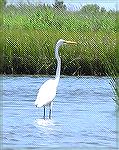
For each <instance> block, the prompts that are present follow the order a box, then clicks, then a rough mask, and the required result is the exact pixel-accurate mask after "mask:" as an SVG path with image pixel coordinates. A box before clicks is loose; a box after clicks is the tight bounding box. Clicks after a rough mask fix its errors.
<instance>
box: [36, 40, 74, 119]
mask: <svg viewBox="0 0 119 150" xmlns="http://www.w3.org/2000/svg"><path fill="white" fill-rule="evenodd" d="M64 43H66V44H76V42H71V41H65V40H63V39H60V40H59V41H58V42H57V43H56V47H55V58H56V60H57V70H56V76H55V78H54V79H49V80H47V81H46V82H45V83H44V84H43V85H42V86H41V88H40V89H39V91H38V94H37V98H36V101H35V106H36V107H44V116H43V118H44V119H45V106H49V108H50V109H49V119H51V108H52V101H53V99H54V98H55V96H56V90H57V86H58V83H59V79H60V70H61V59H60V57H59V54H58V50H59V47H60V46H61V45H63V44H64Z"/></svg>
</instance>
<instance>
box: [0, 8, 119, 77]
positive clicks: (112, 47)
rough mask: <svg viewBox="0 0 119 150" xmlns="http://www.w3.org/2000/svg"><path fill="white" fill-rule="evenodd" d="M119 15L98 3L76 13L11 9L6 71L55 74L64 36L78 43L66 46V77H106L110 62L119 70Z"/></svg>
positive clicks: (4, 44)
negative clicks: (118, 20)
mask: <svg viewBox="0 0 119 150" xmlns="http://www.w3.org/2000/svg"><path fill="white" fill-rule="evenodd" d="M102 10H103V11H102ZM117 14H118V13H116V12H106V11H105V10H104V9H103V8H99V6H97V5H88V6H87V7H86V6H84V7H83V8H82V9H81V10H80V11H76V12H69V11H66V10H62V9H60V10H59V9H58V10H57V9H53V8H52V7H51V6H45V5H44V6H41V5H38V6H29V5H21V6H18V7H15V6H7V7H6V8H4V10H3V17H4V23H3V24H2V25H1V29H2V30H1V31H2V32H3V33H4V36H3V40H2V41H1V47H2V48H3V61H2V62H3V63H2V68H1V70H0V72H1V73H14V74H23V73H25V74H38V73H40V74H55V68H56V60H55V58H54V46H55V43H56V41H57V40H58V39H60V38H63V39H66V40H74V41H77V42H78V44H77V45H76V46H69V45H67V46H63V47H62V48H61V51H60V53H61V58H62V70H61V71H62V73H63V74H68V75H105V74H106V73H108V70H109V69H108V66H109V64H112V65H113V66H115V69H116V72H119V57H118V56H117V51H118V47H117V41H116V37H117V34H118V33H117V31H118V25H117V24H116V17H117V18H118V15H117ZM2 32H1V34H2ZM2 35H3V34H2ZM107 63H108V65H107Z"/></svg>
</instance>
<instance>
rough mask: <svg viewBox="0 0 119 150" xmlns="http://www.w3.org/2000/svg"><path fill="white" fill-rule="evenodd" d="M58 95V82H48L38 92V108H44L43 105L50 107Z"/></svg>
mask: <svg viewBox="0 0 119 150" xmlns="http://www.w3.org/2000/svg"><path fill="white" fill-rule="evenodd" d="M55 95H56V82H55V80H53V79H52V80H51V79H50V80H48V81H46V82H45V83H44V84H43V85H42V86H41V88H40V89H39V91H38V95H37V99H36V102H35V104H37V106H38V107H42V106H43V105H48V104H49V103H50V102H51V101H52V100H53V99H54V98H55Z"/></svg>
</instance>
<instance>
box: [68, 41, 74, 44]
mask: <svg viewBox="0 0 119 150" xmlns="http://www.w3.org/2000/svg"><path fill="white" fill-rule="evenodd" d="M65 43H67V44H77V42H73V41H65Z"/></svg>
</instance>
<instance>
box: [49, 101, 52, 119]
mask: <svg viewBox="0 0 119 150" xmlns="http://www.w3.org/2000/svg"><path fill="white" fill-rule="evenodd" d="M49 108H50V110H49V119H51V108H52V104H51V103H50V104H49Z"/></svg>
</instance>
